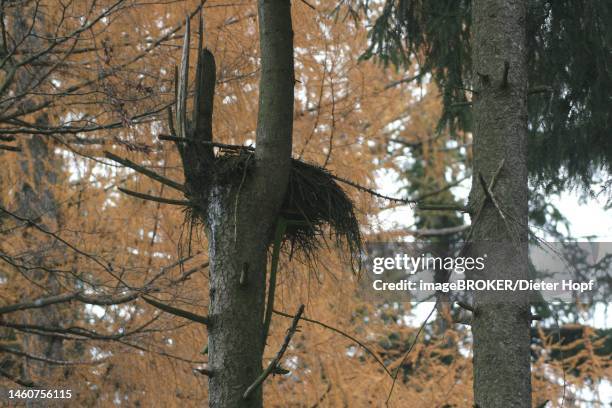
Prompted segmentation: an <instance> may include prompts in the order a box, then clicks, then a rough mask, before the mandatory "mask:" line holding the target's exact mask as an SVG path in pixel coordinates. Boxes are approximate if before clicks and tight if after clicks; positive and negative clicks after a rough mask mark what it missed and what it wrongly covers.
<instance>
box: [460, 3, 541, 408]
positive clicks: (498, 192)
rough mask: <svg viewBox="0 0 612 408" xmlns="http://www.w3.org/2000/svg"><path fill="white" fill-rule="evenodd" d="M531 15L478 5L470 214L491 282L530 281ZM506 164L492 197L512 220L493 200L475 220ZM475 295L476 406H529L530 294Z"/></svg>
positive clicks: (508, 6) (510, 7)
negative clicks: (528, 30) (528, 26)
mask: <svg viewBox="0 0 612 408" xmlns="http://www.w3.org/2000/svg"><path fill="white" fill-rule="evenodd" d="M526 11H527V4H526V1H525V0H476V1H474V3H473V24H474V38H473V44H474V47H473V61H474V66H473V70H474V84H475V88H476V90H477V92H478V93H477V94H475V99H474V105H473V109H474V111H473V112H474V173H473V174H474V179H473V182H472V191H471V193H470V209H471V214H472V218H473V220H472V222H473V223H475V226H474V234H473V240H474V248H475V249H476V251H478V252H487V251H488V252H490V253H489V261H488V262H486V269H485V271H484V275H485V277H486V279H512V280H516V279H527V277H528V259H527V238H528V233H527V230H526V226H527V213H528V186H527V165H526V163H527V151H526V136H527V105H526V103H527V89H528V84H527V66H526V48H525V43H526V34H525V33H526V27H525V22H526ZM502 160H503V167H502V168H501V170H500V172H499V175H498V177H497V182H496V184H495V187H494V188H493V192H494V197H495V198H496V199H497V201H498V203H499V204H500V207H501V209H502V210H503V212H505V213H507V214H506V220H505V221H504V219H503V217H502V216H501V215H500V211H499V210H498V209H497V208H496V206H495V205H494V203H493V202H492V201H491V200H490V199H488V200H486V202H485V204H484V207H483V209H482V212H481V213H480V215H479V216H476V213H477V211H478V209H477V207H478V206H479V205H480V203H481V202H483V200H484V199H485V197H486V195H485V190H484V188H483V187H482V182H481V179H480V174H482V176H483V178H484V179H485V181H486V183H487V184H488V183H490V182H491V179H492V178H493V175H494V174H495V172H496V170H497V169H498V168H499V166H500V163H502ZM475 217H477V219H474V218H475ZM509 227H510V228H509ZM510 231H512V232H510ZM487 242H488V243H487ZM491 243H493V244H491ZM491 252H493V253H491ZM475 296H476V297H475V304H474V307H475V309H474V316H473V322H472V332H473V336H474V398H475V403H476V405H477V406H478V407H481V408H497V407H499V408H505V407H516V408H521V407H522V408H528V407H531V373H530V360H529V359H530V353H529V345H530V337H529V328H530V322H531V321H530V313H529V312H530V307H529V301H528V296H527V295H517V294H500V293H499V292H478V293H476V295H475Z"/></svg>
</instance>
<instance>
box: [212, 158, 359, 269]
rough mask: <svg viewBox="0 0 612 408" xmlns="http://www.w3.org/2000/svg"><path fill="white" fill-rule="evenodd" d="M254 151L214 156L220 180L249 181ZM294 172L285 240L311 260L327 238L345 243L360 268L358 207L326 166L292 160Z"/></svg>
mask: <svg viewBox="0 0 612 408" xmlns="http://www.w3.org/2000/svg"><path fill="white" fill-rule="evenodd" d="M252 154H253V153H252V151H249V150H241V151H225V152H224V153H223V154H219V155H217V157H216V158H215V170H216V171H215V172H216V182H217V183H222V184H225V183H231V184H236V185H240V184H241V183H242V182H248V174H249V171H250V169H251V168H252V165H253V164H254V160H253V157H252ZM291 164H292V165H291V173H290V175H289V183H288V186H287V192H286V193H285V199H284V202H283V204H282V208H281V216H282V217H284V218H285V219H286V220H287V229H286V231H285V235H284V237H283V243H289V244H290V250H291V253H292V254H293V253H294V252H299V253H302V254H304V255H306V257H307V258H308V259H311V260H312V259H314V256H313V255H314V254H315V251H316V250H317V249H319V248H320V246H321V244H322V243H323V242H325V239H326V238H331V239H333V240H334V241H335V243H336V244H337V245H339V246H344V247H345V248H346V249H347V251H348V255H350V259H351V264H352V265H353V266H354V267H356V268H359V260H360V259H361V252H362V249H363V247H362V240H361V231H360V229H359V223H358V221H357V217H356V216H355V206H354V204H353V201H352V200H351V199H350V198H349V196H348V195H347V194H346V192H345V191H344V190H343V189H342V188H341V187H340V185H339V184H338V182H337V180H336V179H335V177H334V176H333V175H332V174H331V173H330V172H329V171H327V170H325V169H324V168H322V167H320V166H317V165H314V164H310V163H307V162H304V161H301V160H297V159H292V162H291Z"/></svg>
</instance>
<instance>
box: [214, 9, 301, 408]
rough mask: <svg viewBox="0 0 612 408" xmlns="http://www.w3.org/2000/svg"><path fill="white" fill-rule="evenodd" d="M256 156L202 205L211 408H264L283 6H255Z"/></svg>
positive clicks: (286, 128) (282, 173) (282, 110)
mask: <svg viewBox="0 0 612 408" xmlns="http://www.w3.org/2000/svg"><path fill="white" fill-rule="evenodd" d="M258 11H259V31H260V48H261V79H260V87H259V89H260V91H259V92H260V97H259V116H258V123H257V140H256V141H257V148H256V152H255V154H254V156H253V157H252V158H251V160H253V161H254V162H253V167H252V169H251V170H249V171H248V172H247V173H245V175H244V180H243V182H242V183H240V185H236V183H228V184H223V183H222V182H220V181H219V182H216V183H214V184H213V185H212V186H211V187H210V189H209V192H208V199H207V208H208V212H207V234H208V239H209V256H210V268H209V271H210V272H209V273H210V310H209V314H210V319H211V324H210V326H209V356H210V358H209V365H210V369H211V370H212V372H213V376H212V377H211V379H210V381H209V404H210V406H211V407H261V406H262V388H261V387H258V389H257V390H255V391H254V392H253V393H252V394H251V395H250V397H249V398H248V399H246V400H245V399H243V397H242V395H243V394H244V392H245V390H246V389H247V388H248V387H249V385H251V384H252V383H253V382H254V381H255V379H256V378H257V377H258V376H259V374H260V373H261V371H262V355H263V349H264V347H265V344H264V343H265V339H264V334H263V318H264V305H265V297H266V264H267V255H268V247H269V245H270V243H271V240H272V235H273V231H274V227H275V224H276V219H277V214H278V211H279V208H280V206H281V204H282V201H283V198H284V195H285V190H286V186H287V181H288V179H289V170H290V166H291V161H290V160H291V133H292V123H293V86H294V73H293V31H292V27H291V6H290V2H289V1H287V0H260V1H259V4H258Z"/></svg>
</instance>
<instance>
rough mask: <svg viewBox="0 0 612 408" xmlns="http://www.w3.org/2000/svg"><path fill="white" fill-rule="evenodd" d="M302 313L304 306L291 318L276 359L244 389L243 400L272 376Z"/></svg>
mask: <svg viewBox="0 0 612 408" xmlns="http://www.w3.org/2000/svg"><path fill="white" fill-rule="evenodd" d="M302 313H304V305H300V308H299V309H298V311H297V313H296V314H295V316H294V317H293V321H292V322H291V327H289V329H287V335H286V336H285V341H284V342H283V345H282V346H281V348H280V350H278V353H276V357H274V359H272V361H271V362H270V364H269V365H268V367H267V368H266V369H265V370H264V371H263V373H261V375H260V376H259V377H257V379H256V380H255V382H254V383H253V384H251V385H250V386H249V388H247V389H246V391H245V392H244V394H243V395H242V398H243V399H247V398H249V395H251V394H252V393H253V391H255V390H256V389H257V387H259V386H260V385H261V384H262V383H263V382H264V381H265V379H266V378H268V376H269V375H270V374H272V372H273V371H274V370H275V369H276V368H277V367H278V364H279V363H280V360H281V358H283V354H285V351H287V347H289V342H290V341H291V338H292V337H293V335H294V334H295V332H296V331H297V325H298V322H299V321H300V318H301V317H302Z"/></svg>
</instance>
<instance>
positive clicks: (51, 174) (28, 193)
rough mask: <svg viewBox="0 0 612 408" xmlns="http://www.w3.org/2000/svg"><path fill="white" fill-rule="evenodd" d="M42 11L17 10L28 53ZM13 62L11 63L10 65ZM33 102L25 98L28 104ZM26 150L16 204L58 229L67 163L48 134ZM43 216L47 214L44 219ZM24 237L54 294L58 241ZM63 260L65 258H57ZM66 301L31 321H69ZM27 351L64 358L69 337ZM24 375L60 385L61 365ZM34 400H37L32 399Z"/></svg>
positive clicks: (32, 342)
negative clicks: (57, 188) (59, 188)
mask: <svg viewBox="0 0 612 408" xmlns="http://www.w3.org/2000/svg"><path fill="white" fill-rule="evenodd" d="M33 16H36V17H35V18H36V22H35V27H38V26H41V27H42V26H43V23H44V18H43V17H42V16H41V14H40V13H38V14H37V15H36V14H35V13H34V11H33V8H32V7H24V8H15V9H14V12H12V14H11V16H10V17H11V31H12V35H13V36H14V38H16V39H17V40H21V39H24V40H23V43H22V48H23V49H24V50H26V51H28V52H32V53H34V52H36V51H38V50H39V49H41V48H42V47H43V45H42V41H41V39H40V37H37V36H36V34H42V35H43V36H44V34H46V33H44V32H43V33H37V32H36V29H34V31H33V33H32V34H29V33H28V30H29V27H30V25H31V24H32V18H33ZM10 64H11V62H9V66H10ZM41 75H42V74H41V70H40V68H39V67H31V66H28V67H27V68H25V69H23V68H22V69H20V70H19V71H18V72H17V74H16V75H15V79H14V81H15V85H16V93H17V94H19V93H22V92H26V91H27V90H28V89H29V87H31V86H32V84H33V83H35V82H36V81H37V80H38V79H39V77H40V76H41ZM31 103H32V102H31V101H28V100H26V101H25V102H24V109H27V108H28V106H29V105H30V104H31ZM35 122H36V124H38V125H41V126H44V125H47V124H48V118H47V116H46V114H44V113H39V114H37V116H36V117H35ZM22 147H23V148H24V152H23V153H21V157H20V167H21V170H22V172H23V177H22V182H21V183H20V184H19V185H18V186H17V188H16V189H15V203H14V204H15V205H16V207H17V214H18V215H20V216H22V217H25V218H28V219H31V220H37V221H36V222H38V223H39V224H42V225H44V226H45V227H47V228H49V229H50V230H57V229H58V228H59V224H60V214H59V210H58V208H57V201H56V199H55V196H54V193H53V186H54V185H57V184H58V178H59V176H58V174H59V170H60V167H61V163H60V161H59V160H58V158H57V157H56V155H55V153H54V151H53V145H52V144H51V143H50V142H49V141H48V140H47V138H45V137H44V136H39V135H35V136H31V137H30V138H28V139H27V140H25V141H24V142H23V144H22ZM39 217H42V218H40V219H39ZM24 239H26V240H28V243H29V244H30V245H31V246H30V251H31V252H32V254H33V255H32V259H31V260H30V262H31V264H33V265H40V266H41V268H40V269H34V270H32V272H31V278H33V279H34V280H35V281H36V282H38V283H39V284H41V285H43V286H44V287H45V288H46V289H47V290H48V294H49V295H55V294H59V293H60V289H61V288H60V286H59V282H58V280H57V278H56V276H54V275H53V274H52V273H49V272H47V271H46V270H45V269H44V268H42V267H52V266H53V263H54V258H55V257H56V256H62V255H61V254H60V253H57V252H56V251H54V250H53V249H52V248H54V245H53V244H52V243H50V242H49V240H47V239H41V237H40V235H34V236H30V235H28V234H25V235H24ZM55 262H58V263H61V262H62V260H61V259H57V261H55ZM60 307H61V306H50V307H46V308H43V309H40V311H35V312H34V313H33V314H32V315H31V316H29V317H28V320H29V321H28V323H30V324H36V325H52V326H54V327H57V326H59V325H60V323H66V322H65V319H64V321H60V320H61V312H60ZM23 347H24V350H26V351H27V352H31V353H32V354H37V355H41V356H43V357H46V358H49V359H53V360H62V359H63V356H64V352H63V342H62V339H61V338H59V337H53V336H39V335H24V345H23ZM24 362H25V363H24V373H23V375H24V376H25V377H26V378H28V379H33V378H35V379H36V380H37V381H47V384H54V383H53V382H54V381H56V380H57V378H53V376H54V375H55V373H57V372H58V370H57V368H54V367H52V366H49V365H48V364H45V363H42V362H39V361H29V360H27V359H25V360H24ZM28 405H29V406H30V405H32V403H31V402H29V403H28Z"/></svg>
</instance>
